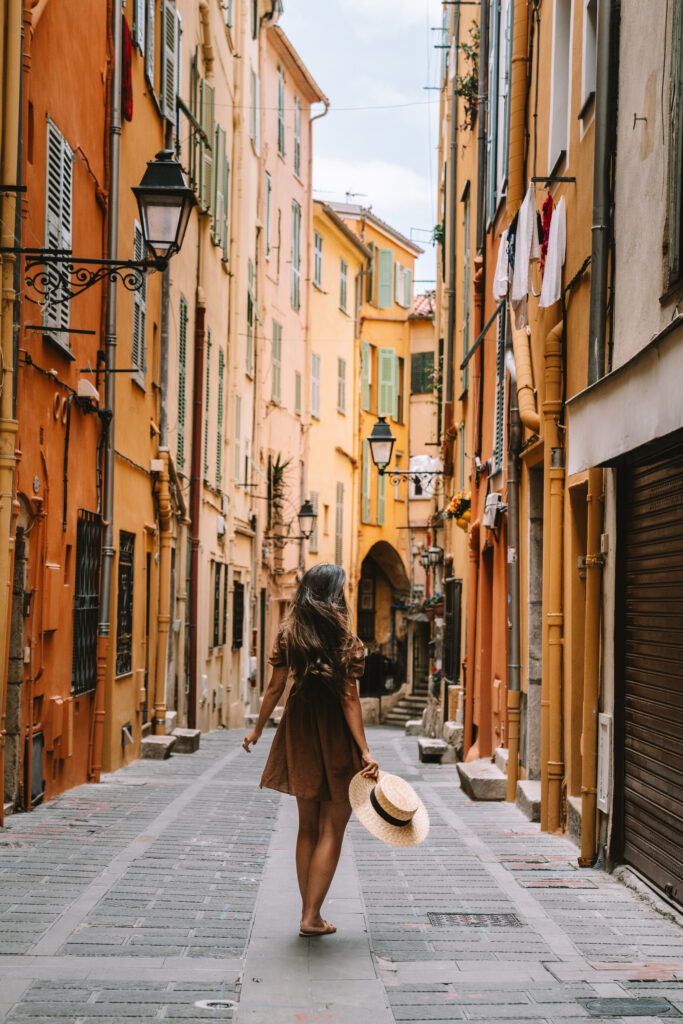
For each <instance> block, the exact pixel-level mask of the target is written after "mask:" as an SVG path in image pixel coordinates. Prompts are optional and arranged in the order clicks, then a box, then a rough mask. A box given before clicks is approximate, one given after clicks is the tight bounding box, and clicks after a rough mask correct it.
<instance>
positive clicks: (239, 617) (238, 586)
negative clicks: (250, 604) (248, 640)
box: [232, 580, 244, 650]
mask: <svg viewBox="0 0 683 1024" xmlns="http://www.w3.org/2000/svg"><path fill="white" fill-rule="evenodd" d="M243 634H244V584H243V583H240V582H239V580H235V582H234V583H233V592H232V647H233V650H237V649H238V648H240V647H241V646H242V638H243Z"/></svg>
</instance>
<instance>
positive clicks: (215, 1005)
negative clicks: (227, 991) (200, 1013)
mask: <svg viewBox="0 0 683 1024" xmlns="http://www.w3.org/2000/svg"><path fill="white" fill-rule="evenodd" d="M194 1005H195V1006H196V1007H197V1009H199V1010H232V1008H233V1006H234V1005H235V1001H234V999H198V1000H197V1002H196V1003H195V1004H194Z"/></svg>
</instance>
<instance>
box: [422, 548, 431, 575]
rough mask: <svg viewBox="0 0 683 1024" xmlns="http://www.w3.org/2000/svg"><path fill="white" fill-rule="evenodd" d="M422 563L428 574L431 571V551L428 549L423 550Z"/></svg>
mask: <svg viewBox="0 0 683 1024" xmlns="http://www.w3.org/2000/svg"><path fill="white" fill-rule="evenodd" d="M420 561H421V562H422V568H423V569H424V571H425V572H426V571H427V569H429V551H428V550H427V548H423V549H422V551H421V552H420Z"/></svg>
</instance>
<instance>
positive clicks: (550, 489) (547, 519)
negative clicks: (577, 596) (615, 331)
mask: <svg viewBox="0 0 683 1024" xmlns="http://www.w3.org/2000/svg"><path fill="white" fill-rule="evenodd" d="M562 330H563V321H562V320H560V322H559V323H557V324H555V326H554V327H553V328H552V330H551V331H550V332H549V333H548V335H547V337H546V340H545V400H544V402H543V437H544V441H545V444H544V494H543V520H544V524H545V529H544V535H543V578H544V580H546V581H547V590H546V592H545V595H544V597H546V598H547V602H546V604H545V607H546V609H547V611H546V621H545V627H546V628H545V631H544V638H543V639H544V642H543V681H542V689H541V743H542V751H541V756H542V767H541V772H542V774H541V828H542V830H543V831H548V832H557V831H559V829H560V790H561V787H562V777H563V775H564V761H563V753H562V652H563V644H564V617H563V605H562V542H563V531H562V525H563V515H564V449H563V448H562V444H561V440H560V430H559V417H560V412H561V410H562Z"/></svg>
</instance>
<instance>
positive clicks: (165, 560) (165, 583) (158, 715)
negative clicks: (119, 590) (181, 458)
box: [154, 448, 172, 736]
mask: <svg viewBox="0 0 683 1024" xmlns="http://www.w3.org/2000/svg"><path fill="white" fill-rule="evenodd" d="M159 458H160V460H161V461H162V462H163V466H164V468H163V469H162V470H161V472H160V473H159V476H158V481H157V482H158V484H159V489H158V492H157V500H158V503H159V527H160V530H159V532H160V549H161V550H160V553H159V608H158V611H157V647H156V662H155V669H154V733H155V735H156V736H163V735H164V734H165V732H166V658H167V653H168V631H169V628H170V622H171V608H170V599H171V520H172V515H171V492H170V487H169V474H168V463H169V453H168V448H161V449H160V450H159Z"/></svg>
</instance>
